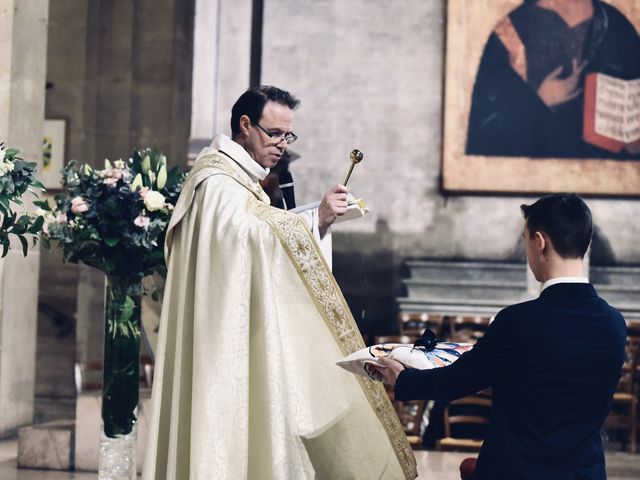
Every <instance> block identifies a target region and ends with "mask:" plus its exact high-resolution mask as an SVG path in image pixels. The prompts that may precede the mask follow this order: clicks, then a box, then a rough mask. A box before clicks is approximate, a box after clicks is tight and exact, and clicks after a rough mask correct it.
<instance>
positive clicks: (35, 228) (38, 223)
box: [27, 215, 44, 234]
mask: <svg viewBox="0 0 640 480" xmlns="http://www.w3.org/2000/svg"><path fill="white" fill-rule="evenodd" d="M42 225H44V217H43V216H42V215H40V216H39V217H38V218H36V219H35V221H34V222H33V224H32V225H31V226H30V227H29V228H28V229H27V231H28V232H29V233H33V234H36V233H38V232H39V231H40V230H42Z"/></svg>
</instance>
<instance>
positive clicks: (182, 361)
mask: <svg viewBox="0 0 640 480" xmlns="http://www.w3.org/2000/svg"><path fill="white" fill-rule="evenodd" d="M297 106H298V101H297V99H295V97H293V96H292V95H291V94H289V93H288V92H285V91H283V90H280V89H278V88H275V87H265V86H261V87H254V88H252V89H250V90H249V91H247V92H245V93H244V94H243V95H242V96H241V97H240V99H238V101H237V102H236V104H235V105H234V107H233V110H232V118H231V130H232V138H229V137H225V136H223V135H220V136H218V137H217V138H216V139H215V140H214V142H213V144H212V146H211V147H210V148H207V149H204V150H203V152H202V153H201V154H200V156H199V158H198V159H197V160H196V162H195V164H194V166H193V169H192V170H191V172H190V174H189V177H188V180H187V182H186V183H185V185H184V188H183V191H182V194H181V196H180V199H179V201H178V204H177V206H176V208H175V211H174V213H173V217H172V220H171V224H170V226H169V229H168V232H167V241H166V261H167V267H168V278H167V284H166V289H165V296H164V303H163V307H162V316H161V324H160V332H159V338H158V348H157V355H156V374H155V379H154V386H153V398H152V413H151V424H150V431H149V443H148V448H147V452H146V458H145V467H144V470H143V479H144V480H152V479H155V480H159V479H176V480H177V479H186V478H189V479H192V480H200V479H202V480H205V479H206V480H210V479H243V478H247V479H260V480H268V479H284V480H300V479H313V478H317V479H370V478H377V479H393V480H395V479H400V478H415V477H416V476H417V473H416V465H415V459H414V457H413V454H412V452H411V450H410V448H409V445H408V442H407V440H406V437H405V435H404V432H403V430H402V427H401V425H400V423H399V421H398V418H397V416H396V414H395V412H394V410H393V408H392V406H391V404H390V402H389V399H388V397H387V394H386V392H385V390H384V388H383V387H382V386H381V384H379V383H377V384H376V383H373V382H371V381H363V380H359V379H356V377H354V376H353V375H350V374H349V373H348V372H346V371H343V370H342V369H340V368H339V367H337V366H336V365H335V362H336V361H337V360H339V359H341V358H342V357H344V356H345V355H347V354H349V353H351V352H353V351H355V350H358V349H360V348H363V347H364V345H363V342H362V338H361V336H360V334H359V332H358V329H357V326H356V324H355V321H354V320H353V317H352V316H351V314H350V312H349V308H348V306H347V304H346V302H345V300H344V298H343V296H342V294H341V292H340V289H339V288H338V286H337V284H336V282H335V279H334V278H333V276H332V275H331V272H330V269H329V267H328V264H327V262H326V260H325V257H324V256H323V254H322V253H321V249H320V247H319V241H321V240H322V239H323V238H324V237H325V236H326V234H327V231H328V229H329V227H330V225H331V223H332V222H333V221H334V220H335V218H336V217H337V216H338V215H341V214H343V213H344V211H345V210H346V188H345V187H343V186H336V187H334V188H333V189H331V190H330V191H329V192H328V193H327V194H326V195H325V196H324V198H323V200H322V202H321V205H320V207H319V208H318V211H317V212H315V213H314V214H313V215H312V218H310V219H309V224H307V223H306V222H305V220H304V219H303V218H301V217H300V216H297V215H295V214H292V213H290V212H286V211H282V210H278V209H275V208H272V207H270V206H269V198H268V196H267V195H266V194H265V193H264V191H263V190H262V188H261V187H260V185H259V183H258V182H259V180H260V179H261V178H264V177H265V176H266V175H267V174H268V171H269V170H268V169H269V168H272V167H273V166H275V165H276V163H277V162H278V160H279V159H280V157H281V156H282V154H283V152H284V151H285V149H286V147H287V145H288V144H290V143H292V142H293V141H294V140H295V139H296V138H297V137H296V136H295V134H294V133H293V132H292V129H293V110H294V109H295V108H296V107H297Z"/></svg>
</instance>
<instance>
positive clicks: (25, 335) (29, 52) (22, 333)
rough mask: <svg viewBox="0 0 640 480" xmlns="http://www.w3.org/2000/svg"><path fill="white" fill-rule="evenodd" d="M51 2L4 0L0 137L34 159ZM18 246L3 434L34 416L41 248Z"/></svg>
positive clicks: (3, 382) (1, 312)
mask: <svg viewBox="0 0 640 480" xmlns="http://www.w3.org/2000/svg"><path fill="white" fill-rule="evenodd" d="M48 5H49V2H48V0H34V1H30V2H20V1H18V0H0V24H1V25H2V29H0V30H1V33H0V65H2V69H1V70H2V72H1V73H0V142H6V144H7V145H10V146H12V147H16V148H19V149H20V150H21V151H22V153H21V156H22V157H23V158H24V159H25V160H28V161H35V160H37V159H39V158H40V156H41V154H42V153H41V152H42V127H43V119H44V84H45V69H46V52H47V34H46V32H47V15H48ZM25 208H26V209H29V208H32V205H31V203H30V201H27V204H26V205H25ZM14 246H15V249H14V250H12V251H11V252H10V253H9V255H8V256H7V257H5V258H4V259H3V260H0V405H2V408H1V409H0V436H3V435H7V434H9V433H12V432H15V430H16V429H17V427H19V426H22V425H27V424H30V423H31V421H32V418H33V403H34V401H33V391H34V380H35V344H36V315H37V288H38V287H37V285H38V270H39V251H38V249H37V248H36V249H32V250H31V252H30V254H29V257H27V259H24V258H23V257H22V252H21V248H20V247H19V244H17V243H16V244H15V245H14Z"/></svg>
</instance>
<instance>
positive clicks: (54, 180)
mask: <svg viewBox="0 0 640 480" xmlns="http://www.w3.org/2000/svg"><path fill="white" fill-rule="evenodd" d="M66 140H67V121H66V120H65V119H63V118H51V119H49V118H48V119H45V121H44V135H43V139H42V160H41V164H40V165H39V166H38V171H39V172H40V181H41V182H42V183H43V184H44V186H45V187H46V188H47V190H59V189H60V188H61V187H62V185H61V183H60V180H61V174H60V170H61V169H62V167H63V166H64V162H65V157H66Z"/></svg>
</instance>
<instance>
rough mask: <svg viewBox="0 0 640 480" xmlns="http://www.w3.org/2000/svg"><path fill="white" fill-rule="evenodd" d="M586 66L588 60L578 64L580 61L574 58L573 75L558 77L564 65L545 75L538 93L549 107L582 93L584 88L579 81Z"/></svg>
mask: <svg viewBox="0 0 640 480" xmlns="http://www.w3.org/2000/svg"><path fill="white" fill-rule="evenodd" d="M586 66H587V62H583V63H582V64H581V65H578V62H577V61H576V60H575V59H574V60H573V61H572V67H573V68H572V69H571V75H569V76H568V77H567V78H558V77H559V76H560V74H561V73H562V65H560V66H559V67H558V68H556V69H555V70H554V71H553V72H551V73H550V74H549V75H547V76H546V77H545V79H544V80H543V82H542V83H541V84H540V88H538V95H539V96H540V98H541V99H542V101H543V102H544V103H545V104H546V105H547V107H553V106H555V105H560V104H561V103H565V102H568V101H569V100H573V99H574V98H576V97H577V96H578V95H580V92H582V89H581V88H578V82H579V81H580V74H581V73H582V70H584V67H586Z"/></svg>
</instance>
